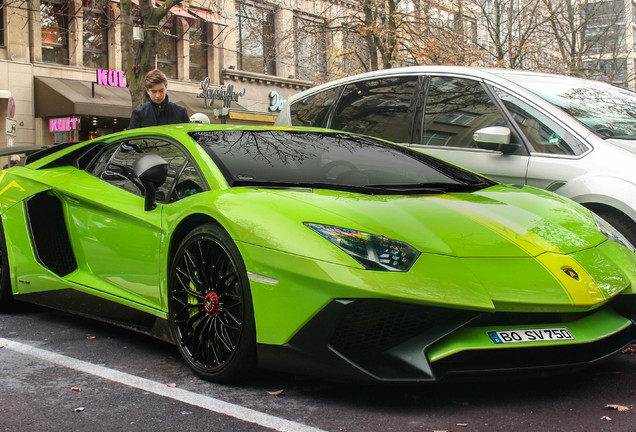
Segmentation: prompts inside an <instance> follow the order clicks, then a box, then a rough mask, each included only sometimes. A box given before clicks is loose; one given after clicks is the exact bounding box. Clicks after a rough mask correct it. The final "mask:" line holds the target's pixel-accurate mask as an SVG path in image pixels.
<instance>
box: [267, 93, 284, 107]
mask: <svg viewBox="0 0 636 432" xmlns="http://www.w3.org/2000/svg"><path fill="white" fill-rule="evenodd" d="M269 99H270V101H269V110H270V111H280V110H282V109H283V106H284V105H285V102H287V100H286V99H281V98H280V95H279V94H278V92H277V91H276V90H272V91H271V92H270V93H269Z"/></svg>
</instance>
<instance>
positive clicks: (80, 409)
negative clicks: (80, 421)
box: [73, 407, 86, 412]
mask: <svg viewBox="0 0 636 432" xmlns="http://www.w3.org/2000/svg"><path fill="white" fill-rule="evenodd" d="M85 409H86V408H84V407H79V408H75V409H74V410H73V411H75V412H82V411H84V410H85Z"/></svg>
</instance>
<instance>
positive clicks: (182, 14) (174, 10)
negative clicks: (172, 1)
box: [157, 1, 195, 19]
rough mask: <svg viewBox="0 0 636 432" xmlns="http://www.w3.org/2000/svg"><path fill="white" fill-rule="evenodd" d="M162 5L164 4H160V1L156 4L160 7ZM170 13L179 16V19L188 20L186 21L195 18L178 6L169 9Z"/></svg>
mask: <svg viewBox="0 0 636 432" xmlns="http://www.w3.org/2000/svg"><path fill="white" fill-rule="evenodd" d="M163 4H164V2H162V1H158V2H157V6H161V5H163ZM170 13H171V14H174V15H179V16H180V17H183V18H188V19H194V18H195V17H193V16H192V15H191V14H189V13H188V12H187V11H185V10H183V8H181V6H179V5H178V4H177V5H174V6H172V7H171V8H170Z"/></svg>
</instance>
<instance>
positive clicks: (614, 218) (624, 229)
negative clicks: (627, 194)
mask: <svg viewBox="0 0 636 432" xmlns="http://www.w3.org/2000/svg"><path fill="white" fill-rule="evenodd" d="M592 211H593V212H594V213H596V214H597V215H599V216H600V217H602V218H603V219H605V221H606V222H607V223H609V224H610V225H611V226H613V227H614V228H616V230H617V231H618V232H620V233H621V234H623V235H624V236H625V238H627V240H629V242H630V243H631V244H632V246H636V223H634V221H633V220H631V219H630V218H629V217H628V216H626V215H624V214H623V213H620V212H618V211H615V210H607V209H598V208H597V209H592Z"/></svg>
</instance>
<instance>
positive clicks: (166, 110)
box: [128, 69, 190, 129]
mask: <svg viewBox="0 0 636 432" xmlns="http://www.w3.org/2000/svg"><path fill="white" fill-rule="evenodd" d="M145 84H146V93H147V94H148V97H149V98H150V100H149V101H148V102H146V103H145V104H143V105H142V106H140V107H138V108H135V109H134V110H133V112H132V116H131V118H130V124H129V125H128V129H134V128H139V127H145V126H157V125H165V124H172V123H189V122H190V119H189V117H188V112H187V111H186V109H185V108H184V107H182V106H180V105H177V104H176V103H174V102H170V101H168V95H167V93H166V91H167V89H168V79H167V78H166V75H165V74H164V73H163V72H161V71H160V70H159V69H154V70H151V71H150V72H148V73H147V74H146V79H145Z"/></svg>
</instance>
